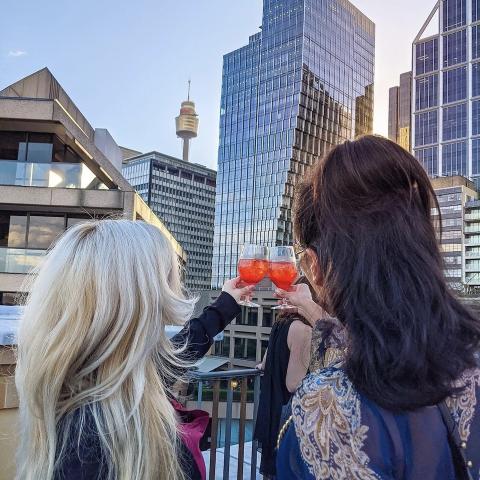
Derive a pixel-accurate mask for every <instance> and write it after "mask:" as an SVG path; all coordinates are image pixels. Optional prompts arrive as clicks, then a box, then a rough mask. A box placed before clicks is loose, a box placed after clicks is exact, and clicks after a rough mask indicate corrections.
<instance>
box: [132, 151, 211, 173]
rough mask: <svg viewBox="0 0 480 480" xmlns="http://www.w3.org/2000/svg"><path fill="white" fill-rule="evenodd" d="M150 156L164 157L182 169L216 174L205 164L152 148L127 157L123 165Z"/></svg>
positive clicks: (160, 158) (159, 158) (158, 158)
mask: <svg viewBox="0 0 480 480" xmlns="http://www.w3.org/2000/svg"><path fill="white" fill-rule="evenodd" d="M150 158H155V159H157V160H162V159H164V160H165V161H168V162H169V163H173V164H176V165H178V166H179V167H181V168H183V169H190V170H192V169H193V170H194V169H196V168H197V169H201V170H202V172H203V173H211V174H212V175H216V174H217V171H216V170H213V169H212V168H209V167H206V166H205V165H201V164H200V163H193V162H186V161H185V160H182V159H181V158H177V157H172V156H171V155H167V154H165V153H161V152H157V151H156V150H152V151H151V152H146V153H141V154H139V155H135V156H133V157H129V158H127V159H125V160H124V161H123V164H124V166H125V165H130V164H132V163H135V162H141V161H143V160H147V159H150Z"/></svg>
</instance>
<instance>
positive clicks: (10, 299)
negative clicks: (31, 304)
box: [0, 292, 22, 306]
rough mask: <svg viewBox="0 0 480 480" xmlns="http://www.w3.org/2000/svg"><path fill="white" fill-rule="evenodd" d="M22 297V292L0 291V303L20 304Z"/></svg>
mask: <svg viewBox="0 0 480 480" xmlns="http://www.w3.org/2000/svg"><path fill="white" fill-rule="evenodd" d="M21 297H22V294H21V293H20V292H0V305H10V306H12V305H20V304H21V301H20V300H21Z"/></svg>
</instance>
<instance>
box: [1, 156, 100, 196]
mask: <svg viewBox="0 0 480 480" xmlns="http://www.w3.org/2000/svg"><path fill="white" fill-rule="evenodd" d="M0 185H19V186H25V187H50V188H82V189H88V190H96V189H101V188H106V187H105V185H104V184H103V183H101V182H100V181H99V180H98V179H97V177H96V176H95V174H94V173H93V172H92V171H91V170H90V169H89V168H88V167H87V166H86V165H85V164H83V163H57V162H53V163H25V162H13V161H8V160H0Z"/></svg>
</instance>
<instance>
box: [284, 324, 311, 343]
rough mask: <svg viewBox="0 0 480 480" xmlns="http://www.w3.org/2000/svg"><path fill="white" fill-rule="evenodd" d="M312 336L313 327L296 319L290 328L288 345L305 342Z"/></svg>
mask: <svg viewBox="0 0 480 480" xmlns="http://www.w3.org/2000/svg"><path fill="white" fill-rule="evenodd" d="M311 337H312V327H310V326H308V325H305V324H304V323H303V322H302V321H300V320H294V321H293V322H292V324H291V325H290V328H289V330H288V345H289V346H291V345H295V344H297V345H298V344H300V343H301V344H303V343H304V342H305V340H307V339H309V338H311Z"/></svg>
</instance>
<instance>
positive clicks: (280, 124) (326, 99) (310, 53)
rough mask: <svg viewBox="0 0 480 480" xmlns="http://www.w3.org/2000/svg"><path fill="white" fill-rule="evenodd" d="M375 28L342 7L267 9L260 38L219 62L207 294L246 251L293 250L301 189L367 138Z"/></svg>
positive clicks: (296, 4) (273, 2)
mask: <svg viewBox="0 0 480 480" xmlns="http://www.w3.org/2000/svg"><path fill="white" fill-rule="evenodd" d="M374 44H375V30H374V24H373V23H372V22H371V21H370V20H369V19H368V18H367V17H365V16H364V15H363V14H362V13H361V12H360V11H359V10H358V9H356V8H355V7H354V6H353V5H352V4H351V3H349V2H347V1H345V0H332V1H329V2H326V1H324V0H264V4H263V22H262V30H261V32H259V33H257V34H255V35H253V36H251V37H250V40H249V43H248V45H246V46H244V47H242V48H240V49H238V50H235V51H233V52H231V53H229V54H227V55H225V57H224V64H223V78H222V97H221V107H220V144H219V153H218V177H217V193H216V204H215V236H214V252H213V264H212V286H213V288H218V287H219V286H220V285H221V284H222V283H223V282H224V280H225V279H227V278H231V277H233V276H235V275H236V271H237V261H238V255H239V252H240V249H241V247H242V245H243V244H244V243H249V242H251V243H262V244H267V245H281V244H291V243H292V242H293V235H292V225H291V207H292V199H293V191H294V187H295V184H296V183H297V181H298V179H299V178H300V177H301V176H302V175H304V174H305V172H306V171H307V170H308V168H309V167H310V166H311V165H312V164H313V163H314V162H315V161H316V159H318V158H319V157H320V156H322V155H323V154H325V152H327V151H328V149H329V148H331V147H332V146H333V145H335V144H338V143H340V142H342V141H344V140H346V139H351V138H354V137H355V136H356V135H360V134H364V133H369V132H371V131H372V123H373V75H374Z"/></svg>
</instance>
